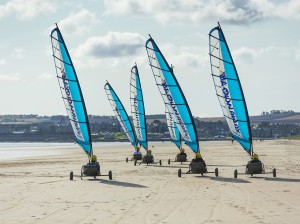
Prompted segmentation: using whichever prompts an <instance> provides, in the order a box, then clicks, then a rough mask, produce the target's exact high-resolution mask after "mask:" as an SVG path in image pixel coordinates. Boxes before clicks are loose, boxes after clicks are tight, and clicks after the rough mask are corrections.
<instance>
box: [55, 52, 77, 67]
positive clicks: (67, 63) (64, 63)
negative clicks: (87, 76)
mask: <svg viewBox="0 0 300 224" xmlns="http://www.w3.org/2000/svg"><path fill="white" fill-rule="evenodd" d="M52 56H53V57H54V58H56V59H57V60H59V61H61V62H62V63H64V64H67V65H70V66H73V65H72V64H69V63H68V62H65V61H63V60H62V59H60V58H58V57H56V56H55V55H54V54H53V55H52Z"/></svg>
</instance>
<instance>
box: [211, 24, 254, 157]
mask: <svg viewBox="0 0 300 224" xmlns="http://www.w3.org/2000/svg"><path fill="white" fill-rule="evenodd" d="M209 54H210V61H211V71H212V77H213V81H214V85H215V90H216V94H217V97H218V99H219V102H220V105H221V108H222V110H223V114H224V117H225V119H226V121H227V124H228V126H229V129H230V131H231V133H232V137H233V138H234V139H235V140H237V141H238V142H239V143H240V144H241V146H242V147H243V148H244V149H245V150H246V152H247V153H249V154H250V155H251V154H252V135H251V127H250V120H249V115H248V110H247V105H246V101H245V97H244V93H243V89H242V86H241V83H240V80H239V76H238V73H237V70H236V67H235V64H234V61H233V59H232V56H231V53H230V50H229V47H228V45H227V42H226V39H225V36H224V33H223V31H222V29H221V27H220V25H219V26H217V27H215V28H213V29H212V30H211V31H210V33H209Z"/></svg>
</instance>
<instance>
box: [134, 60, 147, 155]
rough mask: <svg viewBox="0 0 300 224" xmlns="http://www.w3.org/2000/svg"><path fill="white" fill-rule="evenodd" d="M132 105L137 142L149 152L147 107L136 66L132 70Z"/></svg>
mask: <svg viewBox="0 0 300 224" xmlns="http://www.w3.org/2000/svg"><path fill="white" fill-rule="evenodd" d="M130 103H131V115H132V119H133V127H134V130H135V135H136V138H137V141H138V142H139V143H140V145H142V146H143V147H144V149H146V150H148V142H147V124H146V115H145V106H144V99H143V92H142V86H141V82H140V76H139V72H138V68H137V66H136V65H135V66H133V68H132V69H131V78H130Z"/></svg>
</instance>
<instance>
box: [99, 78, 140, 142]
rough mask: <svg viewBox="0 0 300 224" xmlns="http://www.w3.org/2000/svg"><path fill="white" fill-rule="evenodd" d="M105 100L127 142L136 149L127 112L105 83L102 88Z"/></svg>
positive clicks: (112, 90) (109, 86)
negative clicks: (105, 96)
mask: <svg viewBox="0 0 300 224" xmlns="http://www.w3.org/2000/svg"><path fill="white" fill-rule="evenodd" d="M104 89H105V92H106V95H107V98H108V100H109V102H110V105H111V107H112V109H113V111H114V113H115V115H116V117H117V119H118V121H119V122H120V125H121V127H122V128H123V130H124V132H125V133H126V135H127V137H128V139H129V141H130V142H131V144H132V145H133V146H134V147H136V146H137V142H136V137H135V134H134V131H133V128H132V124H131V122H130V119H129V117H128V115H127V112H126V110H125V108H124V106H123V104H122V102H121V101H120V99H119V97H118V96H117V94H116V92H115V91H114V89H113V88H112V87H111V85H110V84H109V83H108V82H107V83H106V84H105V86H104Z"/></svg>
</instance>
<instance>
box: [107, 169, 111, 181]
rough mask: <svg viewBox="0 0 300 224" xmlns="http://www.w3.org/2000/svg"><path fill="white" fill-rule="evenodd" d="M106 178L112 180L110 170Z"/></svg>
mask: <svg viewBox="0 0 300 224" xmlns="http://www.w3.org/2000/svg"><path fill="white" fill-rule="evenodd" d="M108 178H109V179H110V180H112V172H111V170H110V171H109V172H108Z"/></svg>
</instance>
